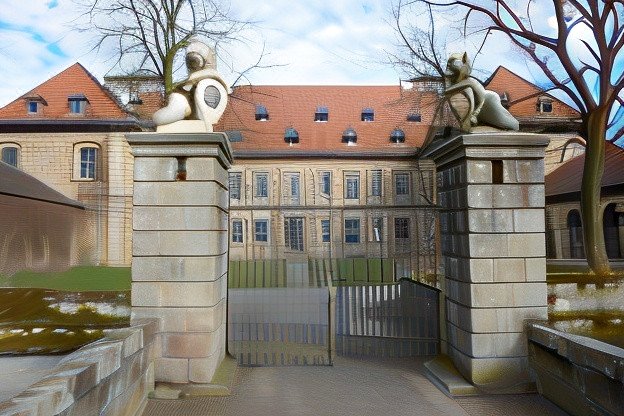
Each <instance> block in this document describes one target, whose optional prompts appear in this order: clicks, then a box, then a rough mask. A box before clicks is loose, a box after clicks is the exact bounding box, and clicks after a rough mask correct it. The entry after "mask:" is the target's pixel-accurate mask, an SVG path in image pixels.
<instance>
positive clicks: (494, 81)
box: [484, 66, 579, 118]
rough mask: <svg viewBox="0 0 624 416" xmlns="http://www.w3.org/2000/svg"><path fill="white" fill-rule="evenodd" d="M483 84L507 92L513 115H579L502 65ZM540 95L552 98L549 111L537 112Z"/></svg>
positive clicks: (550, 116)
mask: <svg viewBox="0 0 624 416" xmlns="http://www.w3.org/2000/svg"><path fill="white" fill-rule="evenodd" d="M484 85H485V87H486V88H487V89H489V90H492V91H496V92H497V93H498V94H503V93H507V96H508V97H509V102H510V104H511V105H510V107H509V112H510V113H511V114H513V115H514V116H515V117H544V118H553V117H566V118H570V117H572V118H576V117H579V113H578V112H577V111H576V110H575V109H573V108H572V107H570V106H569V105H567V104H565V103H564V102H562V101H560V100H559V99H557V98H556V97H553V96H552V95H550V94H548V93H547V92H544V90H543V89H542V88H540V87H538V86H537V85H535V84H533V83H531V82H529V81H527V80H526V79H524V78H522V77H521V76H519V75H516V74H514V73H513V72H511V71H510V70H509V69H507V68H505V67H504V66H499V67H498V68H496V70H495V71H494V73H493V74H492V75H491V76H490V77H489V78H488V79H487V80H486V81H485V82H484ZM542 96H548V97H550V98H552V99H553V111H552V112H551V113H540V112H539V110H538V108H537V100H538V97H542Z"/></svg>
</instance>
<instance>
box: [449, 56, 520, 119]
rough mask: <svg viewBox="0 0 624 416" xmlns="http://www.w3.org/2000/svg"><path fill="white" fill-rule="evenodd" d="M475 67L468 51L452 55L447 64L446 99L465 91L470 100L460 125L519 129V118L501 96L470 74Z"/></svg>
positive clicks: (464, 94) (465, 95)
mask: <svg viewBox="0 0 624 416" xmlns="http://www.w3.org/2000/svg"><path fill="white" fill-rule="evenodd" d="M471 70H472V68H471V67H470V62H469V61H468V55H467V54H466V53H463V54H460V53H454V54H452V55H451V56H450V57H449V59H448V62H447V64H446V72H445V86H446V90H445V92H444V95H445V96H446V97H447V98H450V97H452V96H454V95H455V94H462V95H463V96H464V97H466V99H467V100H468V112H467V113H466V115H465V116H463V118H462V117H461V116H459V115H458V114H457V111H455V109H454V111H455V113H456V115H457V116H458V118H460V120H459V121H460V124H461V128H462V130H464V131H472V130H473V127H477V126H481V125H487V126H491V127H495V128H497V129H500V130H518V128H519V124H518V120H516V119H515V118H514V116H512V115H511V113H509V111H507V109H505V107H503V105H502V104H501V100H500V97H499V96H498V94H497V93H495V92H494V91H489V90H486V89H485V88H484V87H483V85H482V84H481V83H480V82H479V81H478V80H477V79H475V78H473V77H471V76H470V72H471Z"/></svg>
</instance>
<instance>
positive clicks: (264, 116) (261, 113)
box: [256, 104, 269, 121]
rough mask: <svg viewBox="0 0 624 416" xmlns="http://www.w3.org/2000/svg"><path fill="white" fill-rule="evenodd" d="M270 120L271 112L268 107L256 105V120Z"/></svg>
mask: <svg viewBox="0 0 624 416" xmlns="http://www.w3.org/2000/svg"><path fill="white" fill-rule="evenodd" d="M268 120H269V112H268V111H267V109H266V107H265V106H263V105H260V104H258V105H256V121H268Z"/></svg>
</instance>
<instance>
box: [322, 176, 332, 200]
mask: <svg viewBox="0 0 624 416" xmlns="http://www.w3.org/2000/svg"><path fill="white" fill-rule="evenodd" d="M321 193H322V194H325V195H331V172H321Z"/></svg>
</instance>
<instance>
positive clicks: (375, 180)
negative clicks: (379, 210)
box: [371, 169, 383, 197]
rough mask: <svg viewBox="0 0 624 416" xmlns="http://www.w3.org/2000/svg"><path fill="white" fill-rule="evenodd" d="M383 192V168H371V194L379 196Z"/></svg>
mask: <svg viewBox="0 0 624 416" xmlns="http://www.w3.org/2000/svg"><path fill="white" fill-rule="evenodd" d="M382 194H383V170H382V169H373V170H371V196H378V197H381V196H382Z"/></svg>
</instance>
